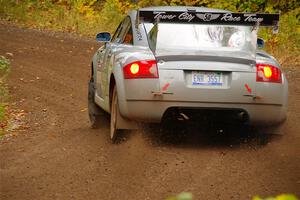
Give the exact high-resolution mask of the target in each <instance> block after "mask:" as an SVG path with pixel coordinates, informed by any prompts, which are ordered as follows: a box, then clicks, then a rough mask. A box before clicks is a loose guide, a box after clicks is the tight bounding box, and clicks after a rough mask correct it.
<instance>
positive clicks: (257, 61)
mask: <svg viewBox="0 0 300 200" xmlns="http://www.w3.org/2000/svg"><path fill="white" fill-rule="evenodd" d="M278 21H279V15H278V14H251V13H232V12H230V11H226V10H219V9H209V8H202V7H148V8H142V9H139V10H133V11H131V12H130V13H129V14H128V16H126V17H125V18H124V20H123V21H122V22H121V23H120V25H119V27H118V28H117V30H116V32H115V33H114V34H113V35H112V37H111V35H110V34H109V33H108V32H101V33H98V34H97V36H96V39H97V41H100V42H103V45H102V46H101V47H100V48H99V49H98V50H97V52H96V53H95V55H94V56H93V59H92V64H91V80H90V82H89V93H88V105H89V106H88V107H89V117H90V121H91V125H92V127H94V128H96V127H99V126H101V124H103V123H105V122H104V121H103V116H104V115H105V114H106V113H110V137H111V139H112V141H115V140H116V138H117V135H118V132H119V130H121V129H135V128H137V124H138V123H137V122H146V123H147V122H150V123H160V122H161V121H162V119H163V118H164V117H166V116H168V115H172V116H176V117H177V118H182V119H184V120H189V119H192V120H202V119H204V118H205V119H207V118H208V119H211V120H215V119H219V120H221V121H224V122H230V123H231V122H238V123H244V124H249V125H254V126H262V127H267V126H268V127H275V126H276V127H277V126H278V125H280V124H282V122H284V120H285V118H286V112H287V100H288V82H287V79H286V77H285V75H284V73H283V72H282V70H281V68H280V65H279V64H278V62H277V61H276V60H275V59H274V57H272V56H271V55H269V54H268V53H266V52H264V51H261V50H259V48H260V47H262V46H263V45H264V42H263V40H262V39H260V38H257V32H258V30H259V28H260V27H261V26H271V27H273V31H274V32H277V31H278Z"/></svg>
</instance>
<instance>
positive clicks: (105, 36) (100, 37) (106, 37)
mask: <svg viewBox="0 0 300 200" xmlns="http://www.w3.org/2000/svg"><path fill="white" fill-rule="evenodd" d="M110 39H111V36H110V33H108V32H101V33H98V34H97V35H96V40H97V41H98V42H109V41H110Z"/></svg>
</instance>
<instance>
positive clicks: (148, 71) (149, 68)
mask: <svg viewBox="0 0 300 200" xmlns="http://www.w3.org/2000/svg"><path fill="white" fill-rule="evenodd" d="M123 72H124V78H125V79H134V78H158V70H157V63H156V60H144V61H135V62H132V63H129V64H128V65H126V66H125V67H123Z"/></svg>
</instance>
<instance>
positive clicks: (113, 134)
mask: <svg viewBox="0 0 300 200" xmlns="http://www.w3.org/2000/svg"><path fill="white" fill-rule="evenodd" d="M118 113H119V103H118V94H117V88H116V86H114V89H113V94H112V101H111V112H110V139H111V141H112V143H116V142H117V139H118V136H119V134H120V131H121V130H120V129H118V128H117V121H118Z"/></svg>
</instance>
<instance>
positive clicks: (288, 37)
mask: <svg viewBox="0 0 300 200" xmlns="http://www.w3.org/2000/svg"><path fill="white" fill-rule="evenodd" d="M299 13H300V8H297V9H295V10H291V11H289V12H287V13H285V14H283V15H281V16H280V26H279V34H277V35H273V34H272V33H271V31H272V30H270V29H263V30H261V32H260V36H261V37H262V38H264V39H265V41H266V50H267V51H268V52H270V53H271V54H272V55H274V56H275V57H276V58H277V59H278V61H279V63H281V64H283V66H284V67H285V68H293V67H299V66H300V24H299V21H300V15H299ZM283 49H284V53H283V51H282V50H283Z"/></svg>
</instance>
